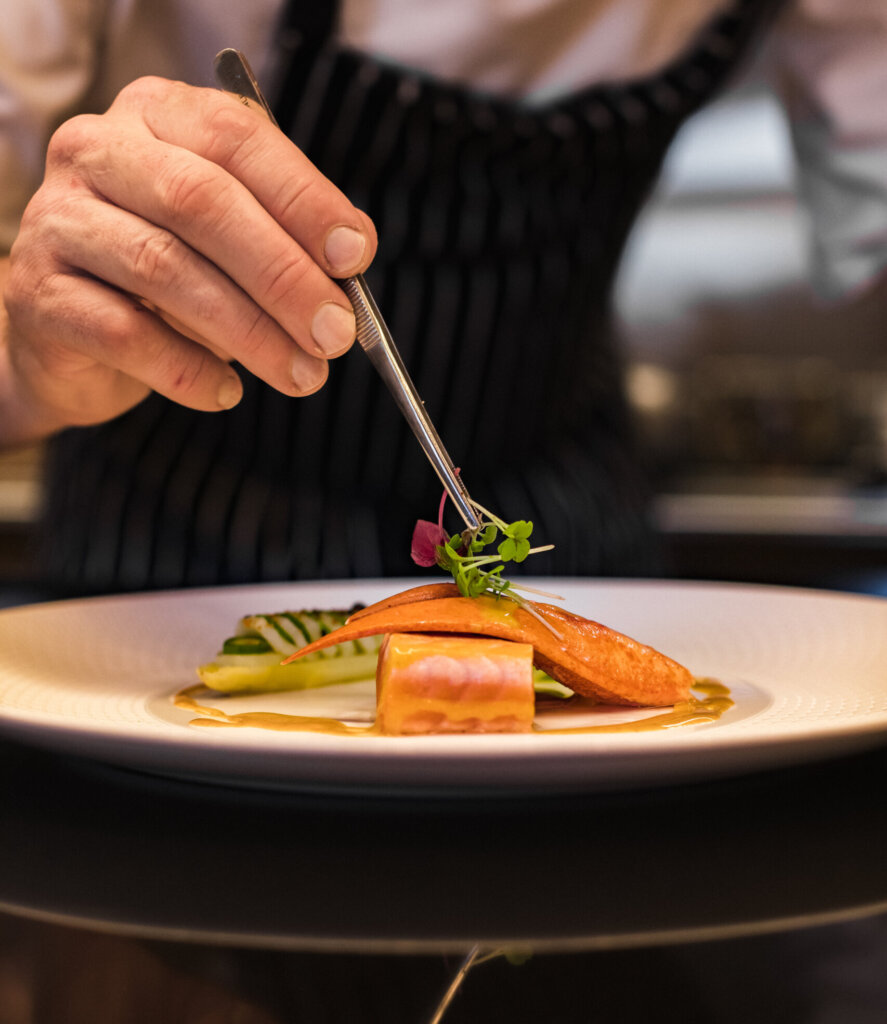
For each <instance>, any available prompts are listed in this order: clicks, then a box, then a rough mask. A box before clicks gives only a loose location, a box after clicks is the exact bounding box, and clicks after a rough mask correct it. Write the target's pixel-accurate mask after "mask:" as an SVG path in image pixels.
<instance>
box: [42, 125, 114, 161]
mask: <svg viewBox="0 0 887 1024" xmlns="http://www.w3.org/2000/svg"><path fill="white" fill-rule="evenodd" d="M100 120H101V119H100V117H99V116H97V115H95V114H78V115H77V116H76V117H72V118H69V119H68V120H67V121H64V122H62V124H60V125H59V127H58V128H56V130H55V131H54V132H53V133H52V135H51V136H50V139H49V145H48V147H47V165H48V167H50V168H53V167H55V166H62V167H69V166H71V165H72V164H76V163H77V162H78V161H79V160H80V159H81V156H82V154H83V153H84V152H85V151H90V150H92V149H93V148H94V147H95V145H96V136H97V134H98V128H99V123H100Z"/></svg>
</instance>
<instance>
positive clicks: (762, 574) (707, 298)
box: [0, 74, 887, 592]
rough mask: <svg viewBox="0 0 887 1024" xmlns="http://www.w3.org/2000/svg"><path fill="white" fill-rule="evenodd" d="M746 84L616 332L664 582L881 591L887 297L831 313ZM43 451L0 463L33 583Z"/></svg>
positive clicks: (0, 556)
mask: <svg viewBox="0 0 887 1024" xmlns="http://www.w3.org/2000/svg"><path fill="white" fill-rule="evenodd" d="M793 178H794V169H793V155H792V151H791V145H790V141H789V138H788V131H787V126H786V124H785V122H784V118H783V114H782V111H781V108H780V107H779V105H778V103H777V101H776V100H775V98H774V97H773V96H772V95H771V94H770V93H769V91H768V90H767V88H766V86H765V85H763V84H762V83H761V81H760V79H759V77H757V76H756V75H754V74H752V75H750V76H748V77H747V78H746V79H745V80H744V81H743V82H742V83H740V84H739V85H738V86H737V87H736V88H734V89H733V90H732V91H731V92H730V93H728V94H727V95H726V96H725V97H724V98H723V99H721V100H720V101H719V102H718V103H716V104H714V105H712V106H710V107H708V108H707V109H706V110H705V111H703V112H702V113H701V114H699V115H698V116H697V117H696V118H695V119H693V120H692V121H691V122H690V123H689V124H687V125H686V127H685V128H684V130H683V131H682V133H681V135H680V136H679V138H678V139H677V141H676V144H675V145H674V147H673V149H672V152H671V154H670V157H669V160H668V162H667V165H666V168H665V171H664V174H663V176H662V180H661V182H660V186H659V188H658V189H657V191H656V193H655V195H654V196H653V198H652V200H651V202H650V203H649V205H648V207H647V209H646V211H645V213H644V215H643V216H642V217H641V219H640V221H639V222H638V224H637V227H636V229H635V231H634V233H633V235H632V238H631V242H630V245H629V249H628V252H627V254H626V259H625V262H624V265H623V268H622V273H621V276H620V281H619V287H618V294H617V304H618V314H619V331H620V333H621V334H622V336H623V340H624V345H625V351H626V353H627V359H628V362H627V368H626V369H627V374H628V383H629V389H630V395H631V400H632V404H633V407H634V410H635V413H636V416H637V421H638V428H639V431H640V433H641V437H642V440H643V444H644V448H645V452H646V457H647V459H648V462H649V466H650V471H651V474H652V476H653V479H654V482H655V486H656V492H657V501H656V516H657V522H658V525H659V528H660V530H661V531H662V534H663V539H664V542H665V547H666V551H667V556H668V571H669V573H670V574H672V575H676V576H681V577H694V578H705V579H730V580H751V581H762V582H775V583H788V584H800V585H814V586H830V587H840V588H846V589H855V590H864V591H874V592H880V591H881V590H882V589H883V590H887V587H885V585H884V583H883V579H887V487H885V483H887V356H885V346H884V343H883V342H884V338H883V335H884V334H885V333H887V330H885V323H887V318H885V312H887V288H885V289H882V290H881V292H876V293H870V294H868V295H866V296H863V297H861V298H859V299H856V300H853V301H850V302H849V303H844V304H842V305H840V306H826V305H825V304H823V303H822V302H821V301H819V300H818V299H817V298H816V296H815V295H814V293H813V292H812V290H811V289H810V287H809V285H808V283H807V265H808V261H807V252H808V242H807V225H806V223H805V219H804V214H803V210H802V209H801V207H800V205H799V203H798V202H797V199H796V196H795V191H794V181H793ZM40 457H41V453H40V449H39V447H37V448H32V449H29V450H27V451H24V452H16V453H13V454H9V455H6V456H5V457H3V458H2V459H0V584H3V585H6V586H7V587H8V586H10V585H12V586H17V585H19V584H23V585H26V584H27V582H28V580H29V572H30V553H29V540H30V526H31V523H32V522H33V518H34V515H35V512H36V510H37V508H38V505H39V501H40Z"/></svg>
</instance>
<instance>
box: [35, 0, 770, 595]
mask: <svg viewBox="0 0 887 1024" xmlns="http://www.w3.org/2000/svg"><path fill="white" fill-rule="evenodd" d="M331 6H334V5H327V4H317V5H307V4H301V3H296V2H294V3H292V4H291V10H290V12H289V14H288V18H287V21H286V23H285V24H284V25H283V26H282V28H281V31H280V40H281V44H280V49H281V57H282V60H281V71H280V74H279V75H278V81H277V83H276V87H275V91H276V93H277V95H278V99H277V103H276V113H277V116H278V119H279V121H280V123H281V125H282V126H283V128H284V129H285V130H286V131H288V133H289V134H290V135H291V137H292V138H293V139H294V140H295V142H296V143H297V144H298V145H299V146H300V147H301V148H302V149H303V150H304V151H305V152H306V153H307V154H308V155H309V156H310V157H311V159H312V160H313V161H314V162H315V164H316V165H317V166H318V167H319V168H320V170H321V171H323V172H324V174H326V175H327V176H328V177H329V178H330V179H331V180H333V181H335V182H336V183H337V184H338V185H339V186H340V187H341V188H342V189H343V191H344V192H345V193H346V194H347V195H348V196H349V197H350V198H351V199H352V201H353V202H354V203H356V204H357V205H358V206H360V207H361V208H362V209H364V210H366V211H367V212H368V213H369V214H370V216H371V217H373V219H374V221H375V223H376V225H377V227H378V231H379V238H380V245H379V253H378V256H377V258H376V260H375V262H374V264H373V266H372V267H371V269H370V271H369V272H368V274H367V275H366V276H367V279H368V282H369V284H370V286H371V287H372V289H373V291H374V294H375V296H376V298H377V300H378V302H379V305H380V307H381V309H382V311H383V314H384V316H385V318H386V320H387V322H388V324H389V326H390V327H391V329H392V332H393V334H394V337H395V340H396V341H397V343H398V346H399V347H400V349H401V352H402V354H403V356H404V359H405V362H406V364H407V366H408V367H409V368H410V372H411V375H412V376H413V379H414V380H415V382H416V384H417V387H418V390H419V392H420V394H421V395H422V397H423V399H424V401H425V404H426V406H427V408H428V410H429V412H430V413H431V416H432V418H433V419H434V421H435V423H436V425H437V427H438V430H439V431H440V434H441V436H442V438H443V440H444V443H445V444H446V445H447V447H448V449H449V450H450V452H451V454H452V456H453V458H454V460H455V462H456V463H457V465H459V466H461V467H462V470H463V472H464V475H465V480H466V482H467V484H468V485H469V488H470V489H471V492H472V494H473V495H474V497H475V498H476V499H477V500H478V501H480V502H481V503H482V504H483V505H485V506H486V507H488V508H491V509H493V510H494V511H496V512H497V513H498V514H500V515H502V516H503V517H504V518H506V519H516V518H523V519H532V520H533V521H534V522H535V524H536V528H535V532H534V540H536V541H537V542H539V543H543V542H545V543H553V544H554V545H555V548H554V550H553V551H552V552H551V553H550V554H547V555H542V556H539V557H537V558H535V559H534V560H533V564H532V566H531V568H532V571H533V572H534V573H552V574H558V575H561V574H582V575H591V574H600V575H613V574H618V575H637V574H647V573H651V572H656V571H657V560H656V545H655V536H654V531H653V530H652V528H651V523H650V519H649V514H648V510H649V502H648V493H647V488H646V485H645V481H644V478H643V474H642V472H641V471H640V468H639V461H638V458H637V453H636V452H635V450H634V446H633V441H632V430H631V423H630V418H629V414H628V409H627V406H626V402H625V399H624V394H623V389H622V367H621V364H620V358H619V355H618V353H617V351H616V348H615V346H614V343H613V337H612V333H611V331H610V329H609V318H610V295H611V290H612V284H613V278H614V274H615V272H616V269H617V267H618V262H619V258H620V255H621V253H622V250H623V246H624V243H625V240H626V237H627V235H628V232H629V230H630V228H631V225H632V222H633V220H634V218H635V216H636V214H637V212H638V210H639V208H640V206H641V205H642V203H643V202H644V200H645V199H646V197H647V196H648V194H649V191H650V189H651V186H652V184H653V183H654V182H655V180H656V177H657V174H658V172H659V169H660V166H661V163H662V159H663V156H664V154H665V152H666V150H667V148H668V145H669V143H670V142H671V140H672V138H673V137H674V135H675V132H676V131H677V129H678V128H679V126H680V125H681V124H682V122H683V121H684V120H685V119H686V118H687V117H688V116H689V115H690V114H692V113H693V112H694V111H696V110H697V109H698V107H699V106H700V105H701V104H702V103H703V102H705V101H706V100H708V99H710V98H711V97H712V95H714V94H715V93H716V91H717V90H718V89H719V88H720V87H721V86H722V85H723V84H724V82H725V81H726V80H727V78H728V76H729V75H730V73H731V72H732V71H733V70H734V68H735V67H736V65H737V63H738V62H739V60H740V59H741V57H742V56H743V54H744V53H746V52H747V51H748V50H749V49H750V47H751V44H752V42H753V40H754V39H755V38H756V34H757V32H758V30H759V29H760V28H761V27H762V25H763V23H764V22H765V21H766V19H767V17H768V16H769V14H770V13H771V12H772V10H773V8H774V4H773V2H772V0H770V2H766V0H740V2H738V3H736V4H735V5H734V6H733V7H732V8H731V9H730V10H729V11H728V12H727V13H725V14H724V15H722V16H720V17H718V18H717V19H716V20H714V21H713V22H712V23H711V24H710V25H709V26H707V28H706V29H705V30H704V31H703V32H702V33H701V34H700V36H699V37H698V38H697V39H696V40H695V41H694V43H693V45H692V46H691V47H690V49H689V50H688V51H687V52H686V53H685V54H683V55H681V56H680V57H679V59H677V60H676V61H675V62H674V63H673V64H672V65H671V66H670V67H668V68H667V69H666V70H665V71H664V72H662V73H659V74H657V75H655V76H652V77H650V78H648V79H645V80H641V81H635V82H632V83H630V84H625V85H619V86H611V85H606V86H596V87H592V88H589V89H586V90H584V91H582V92H580V93H578V94H576V95H574V96H571V97H569V98H567V99H563V100H559V101H557V102H553V103H551V104H549V105H547V106H543V107H541V108H537V107H526V106H523V105H520V104H517V103H514V102H509V101H506V100H502V99H498V98H491V97H488V96H480V95H477V94H474V93H472V92H470V91H468V90H466V89H464V88H462V87H457V86H454V85H450V84H441V83H438V82H433V81H430V80H427V79H425V78H423V77H421V76H419V75H416V74H412V73H408V72H405V71H403V70H401V69H396V68H392V67H390V66H386V65H383V64H381V63H379V62H377V61H375V60H372V59H369V58H367V57H365V56H363V55H360V54H358V53H355V52H351V51H348V50H345V49H342V48H340V47H337V46H336V45H334V44H333V43H332V42H331V39H332V33H331V31H330V25H329V24H328V16H326V15H325V14H324V11H325V9H327V8H328V7H331ZM308 7H317V8H321V9H322V10H320V11H316V12H314V14H313V15H309V13H308V12H307V11H306V10H303V8H308ZM244 383H245V393H244V397H243V400H242V402H241V403H240V404H239V405H238V406H237V407H236V408H235V409H233V410H230V411H227V412H223V413H217V414H207V413H198V412H194V411H192V410H189V409H185V408H182V407H179V406H176V405H174V404H172V403H170V402H168V401H167V400H165V399H164V398H162V397H160V396H157V395H152V396H150V397H149V398H148V399H146V400H145V401H144V402H143V403H141V404H140V405H139V406H138V407H137V408H135V409H133V410H132V411H130V412H129V413H127V414H125V415H123V416H121V417H119V418H118V419H116V420H115V421H113V422H111V423H107V424H103V425H101V426H97V427H91V428H87V429H76V430H69V431H66V432H65V433H63V434H62V435H60V436H59V437H58V438H56V439H55V440H54V441H53V442H52V444H51V446H50V455H49V460H48V487H47V500H46V508H45V513H44V515H43V518H42V522H41V530H40V535H41V546H40V552H41V555H40V562H41V565H42V569H43V575H44V577H45V582H46V583H47V585H50V586H52V587H53V588H54V589H55V590H56V591H61V592H72V593H96V592H112V591H121V590H141V589H150V588H157V587H180V586H192V585H213V584H222V583H232V582H252V581H271V580H286V579H317V578H344V577H349V576H384V575H402V574H410V573H413V572H415V571H416V569H415V566H413V564H412V563H411V561H410V557H409V549H410V537H411V533H412V526H413V523H414V522H415V520H416V519H417V518H434V517H435V514H436V508H437V504H438V500H439V496H440V493H441V488H440V484H439V483H438V481H437V478H436V477H435V476H434V474H433V472H432V470H431V469H430V467H429V466H428V464H427V463H426V462H425V460H424V456H423V455H422V453H421V451H420V449H419V447H418V445H417V444H416V441H415V439H414V438H413V436H412V434H411V433H410V431H409V429H408V428H407V426H406V425H405V423H404V422H403V421H402V419H401V417H400V414H399V413H398V411H397V410H396V408H395V405H394V403H393V401H392V400H391V398H390V396H389V395H388V394H387V392H386V391H385V390H384V388H383V387H382V385H381V384H380V382H379V381H378V380H377V379H376V377H375V375H374V372H373V371H372V369H371V367H370V365H369V363H368V361H367V360H366V358H365V357H364V355H363V353H362V352H360V351H359V350H357V349H355V350H354V351H353V352H351V353H349V354H348V355H347V356H345V357H343V358H341V359H338V360H335V361H334V362H333V363H332V364H331V367H330V379H329V382H328V384H327V386H326V387H325V388H324V389H323V390H322V391H321V392H319V393H318V394H316V395H313V396H311V397H308V398H303V399H291V398H285V397H283V396H282V395H280V394H279V393H277V392H275V391H274V390H272V389H271V388H269V387H267V386H266V385H265V384H263V383H262V382H261V381H259V380H256V379H254V378H251V377H249V376H248V375H246V379H245V380H244ZM448 525H450V526H451V528H453V529H458V528H459V526H460V523H459V521H458V520H457V519H456V518H455V516H453V521H451V522H450V523H449V524H448Z"/></svg>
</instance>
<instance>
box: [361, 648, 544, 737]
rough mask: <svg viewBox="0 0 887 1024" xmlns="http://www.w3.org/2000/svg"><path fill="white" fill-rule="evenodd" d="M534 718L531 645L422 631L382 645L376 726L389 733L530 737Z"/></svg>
mask: <svg viewBox="0 0 887 1024" xmlns="http://www.w3.org/2000/svg"><path fill="white" fill-rule="evenodd" d="M534 712H535V695H534V691H533V648H532V647H531V646H530V644H521V643H513V642H511V641H508V640H499V639H497V638H495V637H461V636H458V637H457V636H438V635H434V636H429V635H426V634H423V633H390V634H388V635H387V636H386V637H385V640H384V641H383V643H382V649H381V651H380V652H379V666H378V670H377V672H376V725H377V726H378V728H379V731H380V732H382V733H384V734H385V735H388V736H408V735H422V734H427V733H500V732H529V731H530V730H531V729H532V726H533V714H534Z"/></svg>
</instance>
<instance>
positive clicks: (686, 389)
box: [618, 75, 887, 592]
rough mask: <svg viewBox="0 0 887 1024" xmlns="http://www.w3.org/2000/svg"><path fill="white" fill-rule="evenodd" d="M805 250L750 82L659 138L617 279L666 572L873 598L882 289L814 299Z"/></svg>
mask: <svg viewBox="0 0 887 1024" xmlns="http://www.w3.org/2000/svg"><path fill="white" fill-rule="evenodd" d="M808 249H809V244H808V228H807V223H806V220H805V217H804V212H803V209H802V208H801V206H800V204H799V203H798V201H797V197H796V193H795V189H794V158H793V153H792V149H791V142H790V139H789V135H788V128H787V125H786V123H785V120H784V115H783V113H782V109H781V107H780V106H779V104H778V102H777V100H776V99H775V98H774V97H773V95H772V94H771V93H770V92H769V91H768V89H767V88H766V86H764V85H763V84H762V83H761V81H760V80H759V79H757V78H756V77H755V76H754V75H752V76H750V77H749V78H748V79H747V80H746V81H744V82H743V83H742V84H741V85H740V86H738V87H737V88H736V89H734V90H733V91H732V92H731V93H729V94H728V95H726V96H725V97H724V98H723V99H722V100H721V101H720V102H719V103H717V104H715V105H714V106H711V107H709V108H707V109H706V110H705V111H704V112H702V113H701V114H699V115H698V116H697V117H696V118H695V119H694V120H693V121H692V122H690V123H689V124H688V125H687V126H686V127H685V129H684V131H683V132H682V134H681V135H680V137H679V138H678V140H677V141H676V144H675V146H674V147H673V149H672V151H671V153H670V156H669V160H668V163H667V166H666V168H665V172H664V175H663V177H662V180H661V182H660V187H659V189H658V191H657V193H656V195H655V196H654V197H653V199H652V202H651V203H650V204H649V206H648V208H647V210H646V212H645V214H644V216H643V217H642V219H641V220H640V222H639V223H638V225H637V227H636V230H635V232H634V234H633V236H632V239H631V243H630V247H629V250H628V253H627V257H626V260H625V263H624V265H623V269H622V274H621V279H620V283H619V291H618V309H619V317H620V331H621V333H622V335H623V337H624V341H625V345H626V350H627V352H628V357H629V362H628V367H627V372H628V381H629V387H630V394H631V398H632V403H633V406H634V409H635V412H636V414H637V419H638V424H639V429H640V431H641V435H642V438H643V442H644V446H645V449H646V453H647V457H648V460H649V464H650V468H651V473H652V475H653V479H654V481H655V485H656V490H657V503H656V514H657V520H658V524H659V528H660V530H661V531H662V533H663V537H664V540H665V543H666V548H667V551H668V554H669V561H670V564H669V570H670V572H671V573H672V574H674V575H677V576H684V577H696V578H706V579H731V580H748V581H760V582H775V583H787V584H799V585H813V586H829V587H839V588H842V589H853V590H863V591H868V592H881V591H882V590H884V589H885V587H884V578H885V577H887V489H885V487H884V484H885V481H887V358H885V345H884V340H885V333H887V329H885V325H887V317H885V313H887V289H885V288H882V289H880V291H874V292H870V293H869V294H867V295H864V296H861V297H859V298H856V299H852V300H848V301H846V302H844V303H842V304H840V305H831V306H830V305H826V304H825V303H824V302H822V301H821V300H820V299H818V298H817V297H816V295H815V294H814V293H813V291H812V289H811V288H810V286H809V284H808Z"/></svg>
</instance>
